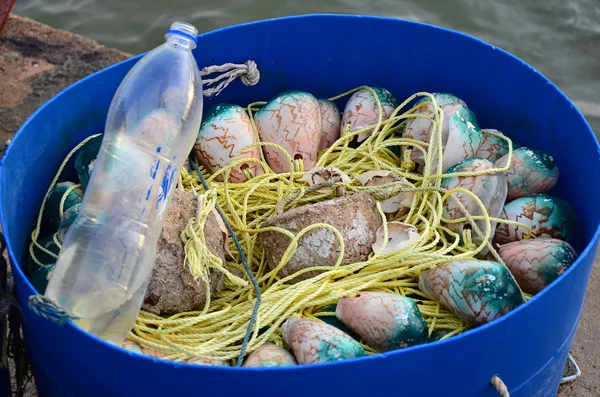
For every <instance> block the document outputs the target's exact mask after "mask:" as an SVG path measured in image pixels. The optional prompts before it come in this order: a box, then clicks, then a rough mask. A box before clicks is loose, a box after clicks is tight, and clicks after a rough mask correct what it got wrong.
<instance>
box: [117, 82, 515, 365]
mask: <svg viewBox="0 0 600 397" xmlns="http://www.w3.org/2000/svg"><path fill="white" fill-rule="evenodd" d="M359 89H369V90H372V89H371V88H369V87H358V88H356V89H354V90H351V91H348V92H346V93H344V94H342V95H339V96H337V97H334V98H330V99H331V100H335V99H338V98H341V97H342V96H345V95H349V94H351V93H353V92H355V91H356V90H359ZM373 93H374V92H373ZM374 94H375V93H374ZM374 97H375V98H377V95H374ZM419 97H425V98H426V99H427V100H428V101H430V102H431V103H432V104H434V105H435V108H436V109H437V113H436V115H435V117H433V118H430V117H427V116H425V115H422V114H420V113H418V112H416V111H417V109H418V107H420V106H423V103H420V104H419V105H418V106H417V107H412V108H409V109H407V107H408V105H409V104H410V103H411V102H412V101H413V100H414V99H416V98H419ZM377 101H378V99H377ZM264 104H265V103H264V102H258V103H253V104H251V105H249V106H248V113H249V115H250V117H251V119H252V123H253V125H254V121H253V118H252V116H253V114H254V113H255V112H256V111H257V110H258V108H259V107H260V106H262V105H264ZM377 105H378V107H379V109H380V112H379V114H380V115H381V114H383V112H382V111H381V110H382V106H381V103H380V102H379V101H378V102H377ZM414 117H423V118H427V119H428V120H430V121H431V122H432V123H433V134H432V136H431V141H430V142H429V143H423V142H420V141H415V140H412V139H405V138H401V135H402V131H403V128H404V123H403V122H404V121H405V120H406V119H408V118H414ZM442 123H443V112H442V111H441V108H439V107H437V104H436V102H435V98H434V97H433V95H431V94H428V93H417V94H415V95H413V96H411V97H410V98H408V99H406V100H405V101H404V102H403V103H402V104H400V106H398V107H397V108H396V109H395V111H394V112H393V114H392V116H391V117H390V118H389V119H388V120H381V116H380V120H379V121H378V123H377V125H375V126H374V127H370V128H368V129H369V130H372V131H373V132H372V134H371V135H370V137H369V138H368V139H367V140H366V141H365V142H364V143H363V144H362V145H360V146H359V147H358V148H352V147H350V142H351V141H352V140H353V138H354V137H355V136H356V135H358V134H360V133H361V132H364V131H365V130H367V129H362V130H358V131H354V132H352V133H348V131H344V133H343V134H342V137H341V138H340V139H339V140H338V141H337V142H335V143H334V145H333V146H332V147H330V148H328V149H327V150H326V151H324V152H322V153H320V156H319V160H318V163H317V166H316V167H335V168H337V169H339V170H341V171H342V172H344V173H346V174H348V175H350V176H355V175H359V174H361V173H363V172H366V171H371V170H387V171H392V172H393V173H394V174H395V175H397V176H400V177H404V178H406V180H407V181H408V183H407V182H394V183H390V184H386V185H382V186H370V187H365V186H362V185H361V184H360V183H359V182H358V181H357V180H356V179H354V178H353V179H352V180H351V181H350V182H348V183H336V184H334V185H333V186H331V188H329V192H327V193H324V192H323V191H322V189H319V190H318V191H310V189H307V188H308V185H307V183H306V182H304V181H302V180H301V178H302V176H303V175H304V174H305V172H304V170H303V165H302V162H301V161H297V160H292V159H291V158H290V156H289V155H287V153H286V155H287V158H288V161H289V162H290V165H291V167H290V169H292V170H293V171H291V172H288V173H282V174H276V173H274V172H273V171H272V170H271V169H270V168H269V166H268V165H267V163H266V162H265V160H264V157H261V159H241V160H237V161H234V162H232V163H231V164H230V165H229V166H228V167H226V168H224V169H222V170H220V171H219V172H217V173H215V174H213V175H209V174H208V173H204V170H203V175H204V177H205V179H206V181H207V184H208V185H209V187H210V189H209V191H208V192H205V193H206V196H207V197H209V198H210V199H207V200H204V203H205V205H204V207H203V213H208V211H210V210H211V205H212V202H214V201H213V200H214V199H216V202H217V203H218V205H219V206H220V208H221V209H222V211H223V213H224V215H225V217H226V219H227V221H228V222H229V223H230V224H231V226H232V228H233V230H234V231H235V233H236V235H237V237H238V238H239V240H240V242H241V244H242V246H243V250H244V252H245V254H246V256H247V259H248V262H249V264H250V266H251V268H252V270H253V272H254V274H255V276H256V279H257V280H258V282H259V285H260V288H261V291H262V302H261V304H260V307H259V310H258V316H257V318H256V323H255V326H254V329H253V333H252V335H251V338H250V340H249V343H248V352H252V351H253V350H256V349H257V348H258V347H260V346H261V345H263V344H264V343H265V342H267V341H271V342H274V343H276V344H278V345H282V344H283V343H284V341H283V339H282V337H281V333H280V326H281V324H282V323H283V322H284V321H285V320H286V319H288V318H290V317H291V316H301V317H306V318H311V319H322V318H323V317H324V316H334V315H335V314H334V313H333V312H331V311H324V310H323V309H327V306H328V305H331V304H335V303H337V301H338V299H339V298H340V297H342V296H348V295H351V294H353V293H356V292H358V291H379V292H391V293H396V294H401V295H405V296H411V297H412V298H413V299H415V301H416V302H417V304H418V307H419V309H420V311H421V313H422V314H423V317H424V318H425V320H426V322H427V324H428V326H429V332H430V334H431V333H433V332H435V331H437V330H446V331H448V333H447V334H446V335H445V336H444V338H447V337H450V336H453V335H456V334H459V333H461V332H463V331H464V330H466V328H467V326H466V324H465V323H464V322H463V321H462V320H460V319H458V318H457V317H456V316H455V315H454V314H452V313H450V312H449V311H447V310H446V309H444V308H443V307H440V305H439V304H438V303H436V302H435V301H432V300H430V299H428V298H427V297H426V296H425V295H424V294H423V293H422V292H421V291H420V290H419V288H418V278H419V274H420V272H421V271H422V270H424V269H429V268H431V267H434V266H436V265H438V264H441V263H445V262H449V261H453V260H457V259H471V258H474V257H475V256H476V255H477V254H478V253H479V252H481V251H482V250H483V249H484V248H488V250H489V251H490V252H491V254H492V255H494V256H495V258H496V260H497V261H499V262H501V263H502V260H501V259H500V258H499V257H498V255H497V254H496V252H495V250H494V248H493V247H492V246H491V244H490V237H491V236H490V231H491V228H490V223H491V222H492V221H497V222H507V221H504V220H500V219H493V218H490V217H489V216H488V215H487V211H486V209H485V208H484V206H483V204H482V203H481V201H480V200H479V198H478V197H477V196H476V195H474V194H473V193H471V192H469V191H467V190H465V189H460V188H457V189H453V190H451V191H444V190H443V189H442V188H441V187H440V184H441V180H442V178H443V177H444V175H442V174H441V172H440V171H437V172H436V171H434V170H441V169H442V166H441V164H442V163H441V161H442V134H441V128H442ZM254 129H255V133H256V134H257V136H258V133H257V131H256V126H255V125H254ZM485 133H489V134H493V135H496V136H499V137H502V138H503V139H506V140H507V141H508V143H509V148H510V151H509V153H510V155H511V156H512V143H511V141H510V140H509V139H508V138H506V137H505V136H503V135H501V134H498V133H497V132H493V131H485ZM257 145H259V146H272V147H276V148H278V149H279V150H281V151H282V152H284V153H285V151H284V150H283V148H281V147H279V146H277V145H275V144H271V143H259V144H257ZM393 146H396V147H399V146H407V147H410V148H412V150H421V151H423V152H424V153H425V167H424V170H423V173H422V174H421V173H416V172H414V167H415V165H414V164H413V163H412V162H411V161H410V151H407V152H405V155H404V156H403V157H402V158H400V157H399V156H397V155H396V154H394V152H393V151H392V150H390V148H391V147H393ZM244 150H245V149H244ZM244 150H242V151H244ZM249 161H252V162H257V163H259V164H260V165H261V166H262V167H263V168H264V170H265V173H264V174H262V175H259V176H255V177H252V178H251V179H250V180H249V181H248V182H245V183H228V182H227V180H228V179H229V178H228V177H229V173H230V172H231V170H232V168H233V167H236V166H239V165H240V164H242V163H247V162H249ZM435 163H437V167H434V164H435ZM508 164H510V159H509V161H508ZM507 169H508V166H507V167H505V168H498V169H493V170H487V171H482V172H474V173H455V174H453V176H471V175H472V176H475V175H483V174H487V173H495V172H505V171H506V170H507ZM218 175H222V176H224V180H225V182H218V181H217V176H218ZM181 177H182V178H181V185H182V186H183V188H184V189H185V190H187V191H190V192H192V191H193V192H202V191H204V188H203V187H202V184H201V181H200V178H199V176H198V175H196V174H194V173H188V172H187V171H186V170H185V169H183V170H182V171H181ZM340 191H343V192H346V193H347V194H353V193H355V192H358V191H365V192H367V193H369V194H371V195H373V196H374V197H375V198H377V199H379V200H383V199H386V198H389V197H392V196H394V195H397V194H399V193H400V192H413V193H414V201H413V206H412V208H411V209H410V211H409V212H408V214H406V215H404V216H402V217H400V218H397V219H394V220H399V221H401V222H404V223H409V224H412V225H414V226H416V227H417V229H418V231H419V234H420V237H419V238H418V239H417V240H414V241H412V242H411V243H410V244H409V245H408V246H406V247H404V248H402V249H399V250H396V251H394V252H391V253H389V254H386V255H382V254H380V253H381V252H383V250H384V249H385V244H386V242H387V240H388V238H387V237H388V234H387V233H388V231H387V227H384V239H383V241H384V246H383V247H382V248H381V250H380V251H379V252H378V253H373V254H372V255H371V256H370V258H369V259H368V260H367V261H366V262H362V263H354V264H351V265H345V266H340V263H341V261H342V258H343V255H344V249H343V248H344V247H343V240H342V236H341V234H340V233H339V231H338V230H335V228H333V227H332V226H330V225H327V224H315V225H311V226H310V227H307V228H306V229H304V230H302V231H301V232H299V233H298V234H297V235H294V234H292V233H291V232H289V231H287V230H284V229H279V228H276V227H269V228H262V227H261V225H262V224H263V223H264V222H266V221H267V220H269V219H271V218H272V217H274V216H275V215H277V209H278V206H279V205H281V204H282V203H283V202H284V201H285V202H286V204H287V206H286V209H291V208H295V207H299V206H302V205H306V204H312V203H317V202H321V201H324V200H328V199H332V198H334V197H336V195H337V194H338V193H339V192H340ZM458 192H462V193H465V194H469V195H470V196H471V197H473V199H474V200H475V201H476V202H477V203H478V205H479V206H480V208H481V211H482V214H483V215H481V216H479V217H475V216H470V215H468V213H467V212H466V211H465V213H467V216H466V219H465V218H462V219H455V220H448V219H443V217H442V213H443V203H444V201H445V200H447V199H448V197H450V196H451V195H453V194H455V193H458ZM463 209H464V208H463ZM378 211H379V214H380V216H381V217H382V218H383V220H384V221H391V220H392V219H388V218H389V216H388V217H386V215H385V214H384V213H383V211H382V210H381V207H380V206H379V204H378ZM476 219H484V221H485V224H486V228H485V230H486V233H482V232H481V230H479V229H478V228H477V226H476V225H475V223H474V220H476ZM194 221H195V220H191V221H190V223H191V222H194ZM463 221H468V222H470V223H471V224H472V226H473V232H474V233H476V234H477V235H478V237H479V238H480V241H482V242H481V244H479V245H475V244H473V243H472V239H471V235H470V233H471V231H470V230H469V231H466V232H465V234H464V235H463V236H459V235H458V234H456V233H454V232H452V231H451V230H449V229H448V228H447V227H446V226H444V224H448V223H452V222H463ZM509 223H512V222H509ZM385 224H386V223H385V222H384V225H385ZM519 225H521V224H519ZM521 226H524V227H525V225H521ZM317 228H328V229H330V230H332V231H333V232H334V233H335V235H336V237H337V240H338V242H339V244H340V246H341V252H340V255H339V258H338V261H337V263H336V265H335V266H334V267H332V268H330V267H317V268H315V267H313V268H310V269H304V270H302V271H300V272H298V273H296V274H294V275H291V276H288V277H286V278H280V277H278V271H279V270H280V269H281V268H282V267H283V266H284V265H285V264H286V263H287V261H288V260H289V259H290V258H291V257H292V256H293V255H294V252H295V250H296V248H297V247H298V242H299V240H300V239H301V237H302V236H303V235H305V234H306V233H308V232H310V231H311V230H315V229H317ZM268 230H269V231H272V230H276V231H278V232H280V233H283V234H285V235H287V236H288V237H289V239H290V244H289V247H288V249H287V251H286V253H285V254H284V257H283V258H282V260H281V262H280V264H279V266H278V267H277V268H276V269H274V270H273V271H270V270H269V267H268V266H267V263H266V259H265V252H264V249H265V247H263V246H262V243H261V239H260V234H261V233H262V232H265V231H268ZM186 241H189V239H188V240H186ZM230 244H231V247H230V252H231V253H232V254H231V256H230V257H229V258H228V261H227V266H228V267H229V268H230V269H237V270H238V273H239V274H243V268H242V265H241V262H240V258H239V256H238V255H236V251H235V247H234V246H233V243H231V241H230ZM198 249H199V247H197V246H196V245H194V244H191V245H187V246H186V255H187V262H188V266H189V267H190V269H200V268H202V267H203V266H204V264H203V263H202V260H201V259H202V258H201V256H199V255H195V254H194V252H196V251H197V250H198ZM314 270H323V271H324V272H323V273H321V274H319V275H317V276H316V277H313V278H310V279H308V280H304V281H300V282H297V283H290V281H291V280H292V279H293V278H295V277H297V276H298V275H300V274H302V273H305V272H308V271H314ZM196 272H197V270H196ZM204 274H206V272H204ZM255 302H256V295H255V293H254V290H253V287H252V285H250V284H249V283H247V284H246V285H242V284H241V283H239V282H232V280H230V279H226V281H225V283H224V288H223V290H222V291H220V292H218V293H217V294H215V295H214V296H212V297H211V299H210V304H209V303H208V302H207V305H206V306H205V308H204V310H202V311H198V312H188V313H180V314H177V315H175V316H172V317H169V318H163V317H160V316H157V315H153V314H151V313H147V312H141V313H140V315H139V318H138V320H137V323H136V324H135V326H134V328H133V330H132V332H131V334H130V337H129V338H130V339H132V340H135V341H137V342H139V343H141V344H143V345H146V346H148V347H151V348H153V349H155V350H157V351H159V352H161V353H163V354H165V355H166V356H167V357H166V358H168V359H172V360H183V359H185V358H188V357H190V356H196V357H202V358H206V359H212V360H224V361H226V360H231V359H234V358H237V357H238V355H239V353H240V349H241V344H242V340H243V338H244V335H245V333H246V326H247V324H248V323H249V321H250V317H251V314H252V308H253V306H254V304H255ZM363 347H364V348H365V350H366V351H367V352H368V353H374V352H375V351H374V350H373V349H371V348H370V347H368V346H366V345H363Z"/></svg>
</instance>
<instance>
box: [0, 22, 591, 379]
mask: <svg viewBox="0 0 600 397" xmlns="http://www.w3.org/2000/svg"><path fill="white" fill-rule="evenodd" d="M331 18H335V19H338V20H356V19H366V20H375V21H377V20H380V21H385V22H386V23H402V24H408V25H414V26H422V27H423V26H424V27H426V28H428V29H433V30H436V31H440V32H443V33H444V34H447V35H453V36H457V37H460V38H462V39H463V40H468V41H471V42H474V43H477V44H478V45H480V46H483V47H487V48H488V49H491V50H493V51H499V52H500V53H501V54H502V55H503V56H505V57H506V58H507V59H510V60H511V61H512V62H517V63H518V64H521V65H522V66H524V67H526V68H527V69H529V70H530V71H531V72H533V74H534V75H536V77H537V78H541V79H542V80H543V81H544V82H545V83H546V84H547V85H549V86H551V87H552V88H553V89H554V91H555V93H556V94H557V98H559V99H562V100H564V101H566V103H568V104H569V105H570V107H571V109H572V110H573V111H575V112H576V113H575V115H576V117H577V118H578V119H579V120H580V121H581V122H582V123H583V124H582V125H583V126H585V130H586V131H585V133H587V134H588V135H589V136H591V138H592V139H593V141H594V143H595V149H596V152H597V153H598V158H597V159H596V162H597V163H598V167H599V168H600V144H599V142H598V139H597V138H596V136H595V134H594V132H593V131H592V129H591V126H590V125H589V123H588V121H587V119H586V118H585V117H584V116H583V114H582V113H581V111H580V110H579V109H578V108H577V106H575V105H574V103H573V102H572V101H571V100H570V99H569V98H568V97H567V96H566V95H565V94H564V93H563V92H562V91H561V90H560V89H559V88H558V87H557V86H556V85H555V84H554V83H553V82H552V81H550V80H549V79H548V78H547V77H546V76H545V75H544V74H543V73H541V72H540V71H538V70H537V69H535V68H533V67H532V66H531V65H529V64H528V63H526V62H525V61H523V60H522V59H520V58H519V57H517V56H515V55H513V54H511V53H509V52H508V51H506V50H503V49H502V48H500V47H496V46H494V45H492V44H490V43H488V42H486V41H484V40H482V39H479V38H477V37H475V36H472V35H469V34H466V33H462V32H459V31H456V30H453V29H449V28H445V27H441V26H437V25H433V24H429V23H425V22H420V21H412V20H408V19H401V18H394V17H386V16H378V15H359V14H341V13H312V14H311V13H308V14H299V15H291V16H283V17H276V18H265V19H260V20H255V21H250V22H244V23H240V24H235V25H230V26H226V27H222V28H219V29H215V30H211V31H207V32H203V33H201V34H199V35H198V36H197V40H198V47H197V48H196V49H195V50H194V51H200V50H201V49H202V48H201V45H202V41H201V39H202V38H203V37H205V36H209V35H213V34H218V33H221V32H228V31H232V30H236V29H242V28H244V27H247V26H254V25H261V24H267V23H273V22H275V23H279V22H285V21H287V20H300V19H312V20H318V19H331ZM146 53H147V52H143V53H141V54H138V55H135V56H133V57H131V58H129V59H126V60H124V61H121V62H118V63H116V64H113V65H111V66H109V67H107V68H104V69H101V70H99V71H97V72H95V73H92V74H90V75H88V76H86V77H84V78H83V79H81V80H78V81H77V82H75V83H73V84H71V85H69V86H67V87H65V88H64V89H62V90H61V91H59V92H58V93H57V94H56V95H54V96H53V97H52V98H51V99H49V100H48V101H47V102H45V103H44V104H43V105H42V106H40V107H39V108H38V109H37V110H36V111H35V112H34V113H32V115H31V116H29V117H28V118H27V120H26V121H25V122H24V123H23V124H22V125H21V127H20V128H19V129H18V130H17V132H16V133H15V135H14V137H13V139H12V141H15V140H17V139H19V138H20V135H22V132H23V130H25V129H27V127H28V125H29V123H30V122H31V121H32V120H33V119H34V118H35V117H37V115H38V114H39V113H41V112H42V111H44V108H45V107H46V106H48V105H49V104H51V103H52V102H54V101H55V100H56V99H57V98H58V97H60V96H61V95H62V94H63V93H65V92H66V91H69V90H70V89H72V88H73V87H74V86H75V85H77V84H79V83H82V82H84V81H87V80H88V79H91V78H94V76H96V75H97V74H99V73H103V72H106V71H108V70H111V69H113V68H117V67H119V65H121V64H123V63H126V62H133V63H135V62H137V61H138V60H139V59H141V58H142V57H143V56H144V55H145V54H146ZM580 133H584V132H583V131H581V132H580ZM12 146H13V145H12V144H11V145H9V146H8V148H7V149H6V151H5V153H4V156H3V158H2V159H0V181H1V180H2V179H3V177H4V167H2V166H1V165H2V163H3V162H4V159H5V158H6V157H7V156H10V155H11V153H12V151H11V149H12ZM0 186H1V184H0ZM0 189H1V187H0ZM0 196H1V195H0ZM0 204H1V203H0ZM0 223H1V225H2V230H3V232H4V234H5V235H6V234H7V233H6V230H7V227H6V226H8V225H6V224H5V216H4V211H3V210H2V208H1V207H0ZM8 229H9V228H8ZM599 239H600V222H599V223H598V224H597V225H596V228H595V232H594V233H593V235H592V238H591V240H590V241H589V242H588V243H587V244H586V247H585V249H584V250H583V251H582V252H581V253H579V256H578V258H577V260H576V261H575V262H574V263H573V265H572V266H570V267H569V268H568V269H567V270H566V271H565V272H564V273H563V274H562V275H560V276H559V277H558V278H557V279H556V280H554V281H553V282H552V283H551V284H550V285H549V286H548V287H546V288H545V289H544V290H542V291H541V292H540V293H538V294H536V295H534V296H533V297H532V298H531V299H529V300H528V301H527V302H525V303H523V304H522V305H520V306H519V307H517V308H516V309H514V310H512V311H511V312H509V313H507V314H506V315H504V316H502V317H500V318H498V319H496V320H494V321H493V322H491V323H487V324H484V325H481V326H478V327H476V328H472V329H468V330H466V331H465V332H463V333H461V334H459V335H456V336H453V337H452V338H448V339H444V340H439V341H435V342H428V343H424V344H421V345H416V346H411V347H408V348H404V349H399V350H393V351H389V352H386V353H378V354H373V355H370V356H365V357H360V358H353V359H348V360H343V361H337V362H329V363H319V364H310V365H298V366H290V367H268V368H264V367H256V368H246V367H236V366H231V367H229V366H210V365H205V364H188V363H183V362H175V361H170V360H164V359H159V358H153V357H148V356H144V355H141V354H139V353H135V352H128V351H126V350H124V349H121V348H119V347H118V346H116V345H113V344H112V343H110V342H107V341H104V340H103V339H100V338H98V337H96V336H94V335H91V334H88V333H87V332H84V331H82V330H81V329H79V327H77V326H75V325H74V324H73V323H72V322H70V321H69V322H68V323H66V324H65V325H62V326H63V327H72V328H73V329H75V330H76V331H77V332H79V333H81V334H83V335H84V336H85V337H88V338H90V339H92V340H95V341H96V342H100V343H102V344H104V345H105V346H106V347H108V348H111V349H114V350H115V351H117V352H118V353H119V354H122V355H123V357H124V356H137V357H139V358H141V359H145V360H149V361H153V362H154V363H156V364H160V365H166V366H175V367H194V368H197V369H202V370H215V369H218V370H219V371H259V372H262V371H269V372H278V371H289V370H295V371H303V370H309V369H311V370H312V369H313V368H319V367H321V366H330V365H337V366H339V365H351V364H353V363H357V362H360V361H362V360H374V359H382V358H383V359H385V358H388V357H392V356H399V355H402V354H406V353H407V352H413V351H419V350H424V349H433V348H436V347H437V346H439V345H442V344H452V343H455V342H457V341H458V340H461V339H463V338H469V337H470V336H471V335H474V334H476V333H478V332H483V331H484V330H486V329H488V328H489V327H493V326H495V325H496V324H499V323H501V322H504V321H508V320H509V319H510V318H511V317H512V316H514V315H516V314H517V313H520V312H521V311H522V310H527V308H528V307H529V306H530V305H532V304H533V303H534V302H537V301H538V300H540V299H544V296H546V295H547V294H548V293H549V292H550V291H551V289H552V288H555V287H556V286H557V285H559V284H561V283H562V282H564V280H565V278H566V277H567V275H569V274H570V273H571V272H573V271H575V269H576V268H577V267H579V266H581V262H582V258H584V257H587V256H588V255H590V254H592V252H591V251H592V248H594V247H596V244H597V242H598V240H599ZM6 247H7V249H8V253H9V257H10V260H11V263H18V262H17V260H16V258H15V253H14V250H13V248H12V244H11V242H10V241H9V240H8V239H7V240H6ZM593 256H594V257H595V252H594V253H593ZM15 268H16V270H15ZM12 272H13V275H14V274H15V273H16V274H18V276H19V277H20V278H21V279H22V281H23V282H24V284H25V285H26V286H27V287H28V288H29V290H30V291H22V293H23V292H24V293H26V294H29V295H31V294H36V293H38V292H37V291H36V290H35V288H34V287H33V285H32V284H31V283H30V281H29V279H28V278H27V277H26V275H25V274H24V272H23V270H22V269H21V266H20V265H18V266H12ZM13 277H14V276H13ZM15 284H16V283H15ZM576 325H577V324H576Z"/></svg>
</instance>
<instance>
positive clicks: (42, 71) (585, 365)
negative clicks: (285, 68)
mask: <svg viewBox="0 0 600 397" xmlns="http://www.w3.org/2000/svg"><path fill="white" fill-rule="evenodd" d="M130 56H131V55H130V54H125V53H122V52H120V51H118V50H113V49H107V48H105V47H103V46H101V45H99V44H98V43H97V42H95V41H93V40H90V39H87V38H85V37H82V36H78V35H74V34H72V33H69V32H65V31H61V30H56V29H52V28H50V27H48V26H46V25H43V24H40V23H38V22H36V21H33V20H31V19H28V18H22V17H17V16H14V15H13V16H11V17H10V18H9V20H8V21H7V22H6V25H5V26H4V29H3V31H2V32H0V93H1V95H0V157H1V156H2V153H3V151H4V148H5V146H4V142H5V141H7V140H9V139H11V138H12V136H13V135H14V133H15V132H16V131H17V129H18V128H19V126H20V125H21V124H22V123H23V122H24V121H25V120H26V119H27V117H29V115H31V113H32V112H34V111H35V110H36V109H37V108H38V107H39V106H40V105H42V104H43V103H44V102H46V101H47V100H48V99H50V98H51V97H52V96H54V95H55V94H56V93H57V92H59V91H60V90H62V89H63V88H65V87H67V86H68V85H70V84H72V83H74V82H76V81H78V80H80V79H81V78H83V77H85V76H87V75H89V74H91V73H93V72H96V71H98V70H100V69H103V68H105V67H107V66H109V65H111V64H113V63H116V62H119V61H121V60H124V59H127V58H128V57H130ZM586 113H587V112H586ZM590 116H592V117H593V118H594V119H590V122H591V123H592V125H594V126H598V125H600V122H599V121H600V120H599V119H598V115H597V114H596V113H593V112H592V114H590ZM599 328H600V264H599V261H598V260H596V262H595V263H594V269H593V271H592V275H591V278H590V282H589V285H588V287H587V296H586V301H585V306H584V310H583V314H582V317H581V320H580V323H579V327H578V330H577V335H576V337H575V342H574V345H573V348H572V351H571V353H572V355H573V357H574V358H575V360H576V361H577V363H578V364H579V367H580V368H581V371H582V376H581V378H580V379H578V380H576V381H574V382H572V383H569V384H566V385H563V386H561V388H560V390H559V393H558V396H560V397H593V396H600V368H599V367H600V344H599V343H596V342H595V341H594V339H595V337H596V336H597V334H598V329H599ZM35 395H36V393H35V390H34V389H33V388H29V392H28V394H27V396H28V397H34V396H35Z"/></svg>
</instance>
